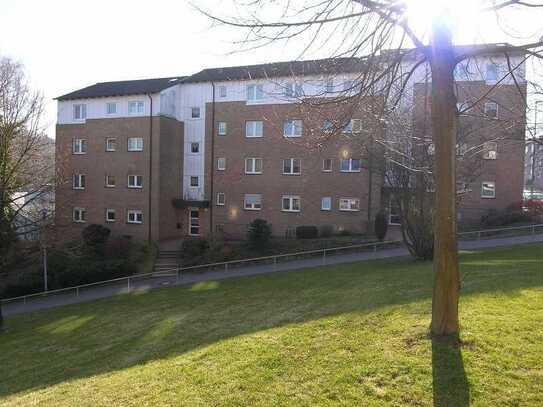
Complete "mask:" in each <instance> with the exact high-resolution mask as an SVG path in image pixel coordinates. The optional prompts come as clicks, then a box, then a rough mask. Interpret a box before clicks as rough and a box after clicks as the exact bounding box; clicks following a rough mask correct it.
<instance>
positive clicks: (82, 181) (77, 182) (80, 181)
mask: <svg viewBox="0 0 543 407" xmlns="http://www.w3.org/2000/svg"><path fill="white" fill-rule="evenodd" d="M86 183H87V179H86V177H85V174H79V173H78V174H73V177H72V189H79V190H84V189H85V186H86Z"/></svg>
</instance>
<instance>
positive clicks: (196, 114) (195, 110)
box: [190, 107, 200, 119]
mask: <svg viewBox="0 0 543 407" xmlns="http://www.w3.org/2000/svg"><path fill="white" fill-rule="evenodd" d="M190 117H191V118H193V119H199V118H200V108H199V107H191V108H190Z"/></svg>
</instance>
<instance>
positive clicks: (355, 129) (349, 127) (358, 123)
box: [343, 119, 362, 133]
mask: <svg viewBox="0 0 543 407" xmlns="http://www.w3.org/2000/svg"><path fill="white" fill-rule="evenodd" d="M361 131H362V120H361V119H352V120H349V121H348V122H347V124H346V125H345V127H344V128H343V132H344V133H360V132H361Z"/></svg>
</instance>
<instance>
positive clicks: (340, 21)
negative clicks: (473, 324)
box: [201, 0, 543, 335]
mask: <svg viewBox="0 0 543 407" xmlns="http://www.w3.org/2000/svg"><path fill="white" fill-rule="evenodd" d="M233 2H234V3H235V6H236V7H235V8H233V9H234V10H238V11H239V12H240V14H239V15H237V16H226V17H224V16H218V15H216V14H215V13H211V12H208V11H205V10H201V11H202V12H203V13H204V14H206V15H207V16H209V17H210V18H211V19H213V21H215V22H217V23H221V24H227V25H230V26H235V27H238V28H240V29H242V30H244V32H245V34H244V35H245V36H244V38H243V40H242V42H241V43H242V44H244V45H245V46H246V48H257V47H262V46H266V45H268V44H270V43H273V42H276V41H283V40H284V41H291V42H292V41H293V39H302V40H305V43H304V45H303V47H302V49H301V52H300V55H303V53H304V52H305V51H307V49H309V48H311V47H315V46H320V47H323V46H328V49H335V50H336V51H335V52H332V53H333V54H334V55H330V56H331V57H335V58H337V57H345V56H349V57H353V56H357V57H361V58H360V69H359V72H360V74H359V76H358V78H357V80H356V83H353V87H352V92H350V94H348V95H346V96H345V97H347V98H350V99H352V98H355V97H356V98H359V99H361V98H365V97H367V95H368V94H370V93H371V94H380V95H381V96H382V97H383V98H384V99H385V101H386V103H385V106H386V107H385V109H387V108H388V109H393V108H394V107H396V106H397V105H398V103H399V101H400V100H401V98H402V95H403V94H404V92H405V89H406V87H407V85H408V83H409V81H410V79H411V78H412V76H413V74H414V73H415V71H416V69H417V68H418V67H420V66H423V65H426V66H428V69H429V74H430V76H431V112H430V114H431V128H432V139H433V143H434V146H435V163H436V165H435V168H434V178H435V197H434V199H435V216H434V219H435V221H434V224H433V225H434V236H435V244H434V292H433V301H432V323H431V330H432V332H433V333H434V334H436V335H448V334H453V335H456V334H457V333H458V332H459V318H458V299H459V289H460V277H459V270H458V258H457V252H458V250H457V240H456V144H457V143H456V135H457V126H458V124H457V122H458V119H457V109H456V94H455V90H456V89H455V79H454V70H455V67H456V66H457V64H458V63H459V62H461V61H463V60H465V59H469V58H476V57H478V56H482V55H489V54H497V53H499V54H502V55H504V56H505V57H506V58H507V60H508V61H510V59H509V56H510V55H511V54H513V53H518V52H522V53H525V54H526V55H529V56H533V57H535V58H540V51H541V47H542V46H543V42H541V41H535V42H526V43H521V44H517V45H510V44H499V45H491V46H478V47H477V46H476V47H471V48H460V49H459V48H455V47H454V45H453V40H452V32H451V28H450V25H449V20H448V13H449V12H450V9H451V8H452V7H454V3H453V2H450V4H449V2H442V3H440V4H442V8H441V10H439V11H440V13H436V15H435V16H434V18H433V21H432V26H431V29H430V31H429V33H428V35H427V36H421V35H419V33H418V32H417V30H416V28H415V27H413V26H411V25H410V21H409V19H408V11H409V1H393V0H331V1H324V2H321V1H319V0H315V1H306V2H303V3H302V4H299V3H294V2H290V1H284V2H266V1H264V0H254V1H252V2H248V3H245V2H238V1H236V0H233ZM476 3H477V6H478V7H479V10H478V11H479V12H481V13H495V14H496V16H497V18H503V17H504V16H506V15H507V14H506V13H507V11H508V10H510V9H512V8H516V9H518V8H529V9H534V8H537V7H541V6H543V5H540V4H538V3H531V2H526V1H517V0H479V1H478V2H476ZM300 42H301V41H300ZM406 46H409V47H412V48H410V49H405V47H406ZM408 59H410V61H411V62H410V65H409V66H407V65H406V64H405V61H406V60H408ZM517 69H518V66H517V67H515V66H512V65H511V64H509V66H508V69H507V72H506V74H505V76H512V77H513V78H514V79H515V82H516V70H517Z"/></svg>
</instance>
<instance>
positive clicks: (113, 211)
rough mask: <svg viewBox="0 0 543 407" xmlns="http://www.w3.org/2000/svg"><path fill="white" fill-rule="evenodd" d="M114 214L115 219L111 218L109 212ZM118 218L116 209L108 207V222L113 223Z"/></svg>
mask: <svg viewBox="0 0 543 407" xmlns="http://www.w3.org/2000/svg"><path fill="white" fill-rule="evenodd" d="M111 213H112V214H113V219H110V218H109V214H111ZM116 220H117V216H116V213H115V209H109V208H108V209H106V222H108V223H113V222H115V221H116Z"/></svg>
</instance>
